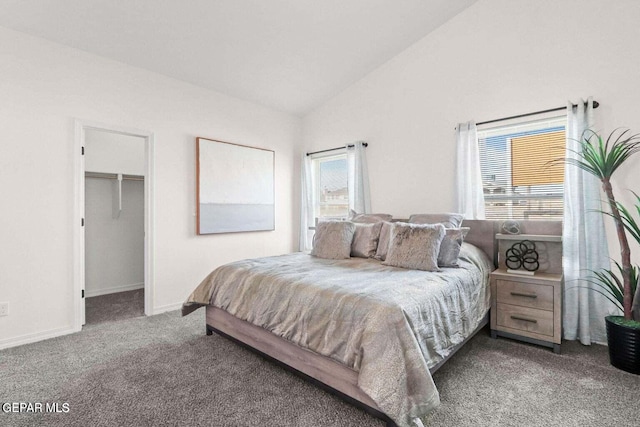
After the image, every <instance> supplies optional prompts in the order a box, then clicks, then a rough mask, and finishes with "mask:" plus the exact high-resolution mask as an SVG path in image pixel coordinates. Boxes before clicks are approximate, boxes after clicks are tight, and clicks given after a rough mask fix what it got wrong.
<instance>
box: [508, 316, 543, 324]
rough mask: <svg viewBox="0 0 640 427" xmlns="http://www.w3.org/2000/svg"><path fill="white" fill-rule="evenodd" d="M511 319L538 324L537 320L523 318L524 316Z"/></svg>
mask: <svg viewBox="0 0 640 427" xmlns="http://www.w3.org/2000/svg"><path fill="white" fill-rule="evenodd" d="M511 318H512V319H513V320H524V321H525V322H531V323H538V321H537V320H536V319H530V318H528V317H522V316H511Z"/></svg>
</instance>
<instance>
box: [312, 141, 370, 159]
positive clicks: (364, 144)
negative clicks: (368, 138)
mask: <svg viewBox="0 0 640 427" xmlns="http://www.w3.org/2000/svg"><path fill="white" fill-rule="evenodd" d="M362 146H363V147H368V146H369V144H368V143H366V142H363V143H362ZM347 147H349V148H351V147H355V145H353V144H349V145H347ZM344 148H345V147H336V148H327V149H326V150H320V151H314V152H313V153H307V156H311V155H313V154H320V153H326V152H328V151H336V150H342V149H344Z"/></svg>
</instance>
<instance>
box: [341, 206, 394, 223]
mask: <svg viewBox="0 0 640 427" xmlns="http://www.w3.org/2000/svg"><path fill="white" fill-rule="evenodd" d="M391 218H393V217H392V216H391V215H389V214H359V213H357V212H356V211H354V210H353V209H351V210H350V211H349V221H352V222H361V223H362V222H363V223H372V222H380V221H391Z"/></svg>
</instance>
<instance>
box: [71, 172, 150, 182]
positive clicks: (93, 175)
mask: <svg viewBox="0 0 640 427" xmlns="http://www.w3.org/2000/svg"><path fill="white" fill-rule="evenodd" d="M84 177H85V178H100V179H118V174H117V173H102V172H85V173H84ZM122 179H124V180H128V181H144V176H142V175H124V174H123V175H122Z"/></svg>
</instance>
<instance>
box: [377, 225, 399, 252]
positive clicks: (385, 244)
mask: <svg viewBox="0 0 640 427" xmlns="http://www.w3.org/2000/svg"><path fill="white" fill-rule="evenodd" d="M397 224H400V223H397ZM403 224H404V223H403ZM391 227H393V223H391V222H388V221H385V222H383V223H382V228H381V229H380V239H378V249H376V259H379V260H381V261H384V260H385V258H387V251H388V250H389V235H390V234H391Z"/></svg>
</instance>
